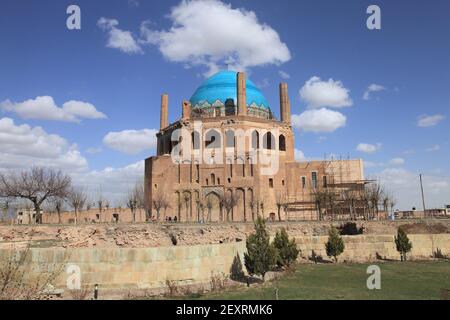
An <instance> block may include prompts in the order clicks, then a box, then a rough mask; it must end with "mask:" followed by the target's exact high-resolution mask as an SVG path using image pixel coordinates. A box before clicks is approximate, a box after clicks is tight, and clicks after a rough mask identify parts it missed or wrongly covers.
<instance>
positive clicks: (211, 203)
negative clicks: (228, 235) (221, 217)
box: [206, 197, 214, 222]
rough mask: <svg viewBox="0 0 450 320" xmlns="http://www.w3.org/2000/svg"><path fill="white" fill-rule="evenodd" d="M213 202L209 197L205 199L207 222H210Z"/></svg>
mask: <svg viewBox="0 0 450 320" xmlns="http://www.w3.org/2000/svg"><path fill="white" fill-rule="evenodd" d="M213 206H214V205H213V202H212V199H211V197H208V198H207V199H206V208H207V209H208V221H209V222H211V212H212V208H213Z"/></svg>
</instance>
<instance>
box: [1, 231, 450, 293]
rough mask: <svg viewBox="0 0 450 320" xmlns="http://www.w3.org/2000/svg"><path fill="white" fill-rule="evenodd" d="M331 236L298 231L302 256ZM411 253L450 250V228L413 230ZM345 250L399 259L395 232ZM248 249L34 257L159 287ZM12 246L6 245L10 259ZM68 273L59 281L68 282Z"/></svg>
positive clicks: (91, 251)
mask: <svg viewBox="0 0 450 320" xmlns="http://www.w3.org/2000/svg"><path fill="white" fill-rule="evenodd" d="M327 238H328V237H327V236H303V237H297V238H296V242H297V245H298V247H299V248H300V249H301V250H302V253H301V256H302V258H304V259H308V258H309V257H310V256H311V252H312V250H314V251H315V253H316V254H317V255H320V256H322V257H323V258H324V259H327V260H328V259H329V258H328V257H327V256H326V253H325V245H324V244H325V242H326V241H327ZM409 238H410V239H411V241H412V243H413V249H412V252H411V253H410V255H409V256H410V257H411V258H415V259H427V258H430V257H431V256H432V253H433V251H435V250H436V249H437V248H439V249H440V250H441V251H442V253H443V254H445V255H450V234H434V235H431V234H430V235H428V234H427V235H425V234H412V235H409ZM344 241H345V251H344V253H343V254H342V255H341V256H340V257H339V259H340V261H357V262H363V261H374V260H376V259H377V254H378V256H379V257H381V258H383V259H384V258H385V259H395V260H398V259H399V255H398V252H397V251H396V249H395V244H394V236H393V235H360V236H344ZM244 251H245V241H242V242H235V243H225V244H214V245H198V246H172V247H154V248H76V249H64V248H33V249H30V256H29V258H28V260H27V261H28V262H29V266H30V268H32V270H33V272H38V271H39V270H42V269H41V268H44V267H45V266H48V265H58V264H59V265H61V264H66V265H68V264H75V265H77V266H79V267H80V269H81V274H82V283H83V284H87V285H93V284H99V285H100V286H101V287H102V288H130V289H131V288H159V287H164V286H166V280H175V281H177V282H178V284H179V285H183V284H193V283H202V282H204V283H205V282H209V281H210V279H211V274H212V273H214V274H220V273H222V272H223V273H224V274H229V272H230V267H231V264H232V262H233V259H234V257H235V256H236V254H239V255H240V256H241V260H242V262H243V253H244ZM8 253H9V251H8V250H5V249H1V250H0V260H4V259H5V257H6V255H7V254H8ZM66 278H67V275H66V274H65V273H64V274H62V275H61V277H60V278H59V279H58V281H57V284H56V285H57V286H58V287H65V285H66Z"/></svg>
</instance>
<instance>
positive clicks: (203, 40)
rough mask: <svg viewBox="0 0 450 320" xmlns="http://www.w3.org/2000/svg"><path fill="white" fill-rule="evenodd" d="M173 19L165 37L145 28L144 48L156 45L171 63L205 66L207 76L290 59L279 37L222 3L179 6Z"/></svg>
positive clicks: (253, 17)
mask: <svg viewBox="0 0 450 320" xmlns="http://www.w3.org/2000/svg"><path fill="white" fill-rule="evenodd" d="M169 19H170V20H171V23H172V26H171V27H170V29H168V30H161V31H157V30H154V29H153V27H152V26H151V25H150V23H148V22H144V23H143V24H142V25H141V35H142V37H143V39H144V40H143V41H142V42H145V43H148V44H152V45H156V46H157V47H158V48H159V50H160V51H161V53H162V55H163V56H164V57H165V58H166V59H168V60H169V61H173V62H180V63H184V64H186V65H191V66H193V65H202V66H206V67H207V68H208V72H207V73H206V75H209V74H212V73H214V71H216V70H218V69H220V66H222V67H223V66H224V65H230V67H231V68H233V69H235V70H243V69H246V68H248V67H254V66H261V65H267V64H276V65H279V64H281V63H284V62H286V61H289V60H290V58H291V54H290V52H289V49H288V47H287V45H286V44H285V43H283V42H281V40H280V36H279V35H278V33H277V32H276V31H275V30H274V29H272V28H271V27H270V26H269V25H267V24H264V23H261V22H259V21H258V18H257V16H256V14H255V13H254V12H252V11H247V10H245V9H234V8H232V7H231V5H229V4H225V3H223V2H221V1H218V0H204V1H181V3H180V4H178V5H177V6H175V7H173V8H172V9H171V12H170V14H169Z"/></svg>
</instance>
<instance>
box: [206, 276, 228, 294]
mask: <svg viewBox="0 0 450 320" xmlns="http://www.w3.org/2000/svg"><path fill="white" fill-rule="evenodd" d="M227 281H228V277H227V276H226V275H225V274H224V273H223V272H221V273H217V274H214V273H213V272H211V281H210V283H211V291H219V290H223V289H224V288H225V285H226V283H227Z"/></svg>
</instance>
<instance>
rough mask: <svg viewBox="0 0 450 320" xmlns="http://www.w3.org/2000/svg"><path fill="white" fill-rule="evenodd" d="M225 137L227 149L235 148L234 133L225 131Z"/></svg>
mask: <svg viewBox="0 0 450 320" xmlns="http://www.w3.org/2000/svg"><path fill="white" fill-rule="evenodd" d="M225 136H226V138H227V148H234V146H235V138H234V131H233V130H227V132H226V133H225Z"/></svg>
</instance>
